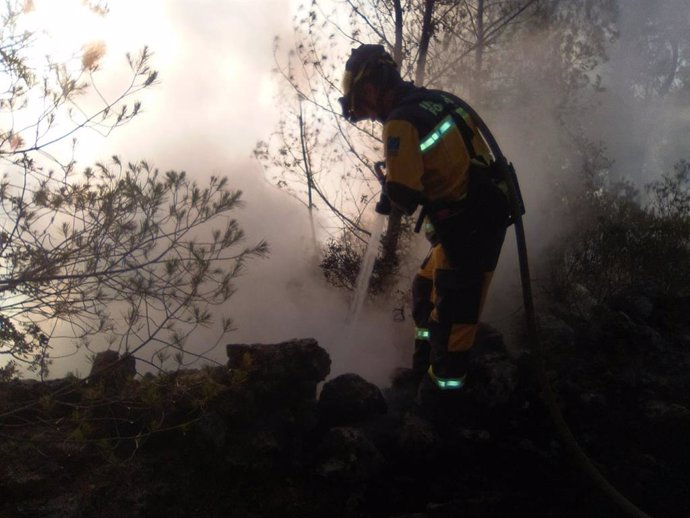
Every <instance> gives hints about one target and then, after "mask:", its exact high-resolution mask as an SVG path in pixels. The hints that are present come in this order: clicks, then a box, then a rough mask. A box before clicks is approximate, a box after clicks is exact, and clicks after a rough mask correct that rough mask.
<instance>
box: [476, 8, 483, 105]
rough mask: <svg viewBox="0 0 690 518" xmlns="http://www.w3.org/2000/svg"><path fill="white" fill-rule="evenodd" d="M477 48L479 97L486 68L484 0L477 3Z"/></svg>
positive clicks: (477, 94)
mask: <svg viewBox="0 0 690 518" xmlns="http://www.w3.org/2000/svg"><path fill="white" fill-rule="evenodd" d="M476 27H477V48H476V49H475V53H474V97H475V99H476V98H478V97H479V95H480V91H481V88H482V83H483V77H482V76H483V73H484V71H483V67H484V0H478V1H477V21H476Z"/></svg>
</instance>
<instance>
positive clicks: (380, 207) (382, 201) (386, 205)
mask: <svg viewBox="0 0 690 518" xmlns="http://www.w3.org/2000/svg"><path fill="white" fill-rule="evenodd" d="M391 210H392V207H391V199H390V198H389V197H388V195H387V194H386V193H385V192H383V191H381V196H380V197H379V201H378V202H376V212H378V213H379V214H382V215H384V216H388V215H390V213H391Z"/></svg>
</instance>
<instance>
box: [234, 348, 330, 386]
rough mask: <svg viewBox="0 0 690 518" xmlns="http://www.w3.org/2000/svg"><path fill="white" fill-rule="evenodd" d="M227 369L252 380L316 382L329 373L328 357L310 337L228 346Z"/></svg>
mask: <svg viewBox="0 0 690 518" xmlns="http://www.w3.org/2000/svg"><path fill="white" fill-rule="evenodd" d="M227 353H228V367H230V368H231V369H234V370H238V371H242V372H243V373H246V375H247V376H248V377H250V378H252V379H261V380H264V381H267V380H268V381H270V380H273V381H276V382H282V381H287V382H314V383H318V382H319V381H322V380H324V379H325V378H326V376H328V374H329V372H330V371H331V358H330V356H329V355H328V353H327V352H326V350H325V349H323V348H322V347H321V346H319V344H318V342H317V341H316V340H314V339H313V338H303V339H293V340H288V341H286V342H280V343H277V344H228V345H227Z"/></svg>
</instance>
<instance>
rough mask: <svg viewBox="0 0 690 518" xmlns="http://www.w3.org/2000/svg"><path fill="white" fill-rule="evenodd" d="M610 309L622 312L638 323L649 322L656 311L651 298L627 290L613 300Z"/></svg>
mask: <svg viewBox="0 0 690 518" xmlns="http://www.w3.org/2000/svg"><path fill="white" fill-rule="evenodd" d="M610 307H611V309H613V310H617V311H622V312H623V313H625V314H626V315H628V316H629V317H630V318H631V319H632V320H634V321H635V322H638V323H643V322H647V321H648V320H649V318H650V317H651V316H652V313H653V311H654V302H653V301H652V299H651V297H649V296H647V295H645V294H643V293H641V292H639V291H634V290H627V291H624V292H621V293H619V294H618V295H616V296H615V297H613V298H612V300H611V302H610Z"/></svg>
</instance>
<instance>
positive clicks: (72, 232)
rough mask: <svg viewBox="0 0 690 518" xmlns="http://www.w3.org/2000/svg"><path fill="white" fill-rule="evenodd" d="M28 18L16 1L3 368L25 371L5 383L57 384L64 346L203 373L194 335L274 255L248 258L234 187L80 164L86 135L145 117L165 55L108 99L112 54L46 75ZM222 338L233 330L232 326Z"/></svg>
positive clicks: (2, 274) (5, 69)
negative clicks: (193, 367)
mask: <svg viewBox="0 0 690 518" xmlns="http://www.w3.org/2000/svg"><path fill="white" fill-rule="evenodd" d="M22 7H23V5H22V4H21V3H19V2H12V1H11V2H8V3H7V4H6V6H5V11H4V12H3V17H4V24H3V27H2V29H1V32H0V79H2V85H3V91H2V92H0V163H2V164H3V166H4V170H3V172H2V178H1V179H0V211H1V215H0V294H1V295H2V298H1V299H0V319H1V320H0V322H1V323H2V327H1V328H0V358H7V359H8V360H12V361H13V362H14V363H10V364H8V366H7V367H6V369H8V370H7V371H3V373H5V374H6V373H9V372H10V371H11V370H12V369H13V368H15V367H16V366H17V365H24V366H28V367H29V368H30V369H32V370H35V371H37V372H38V373H39V375H40V376H41V377H42V378H43V377H45V375H46V374H47V372H48V366H49V364H50V359H49V356H50V354H49V352H50V349H51V348H54V347H55V345H56V343H58V342H60V341H61V340H62V342H65V343H67V344H68V345H71V346H73V347H76V348H80V347H86V348H94V349H100V348H102V347H103V346H107V347H109V348H115V349H118V350H120V351H127V352H129V353H131V354H134V353H139V356H138V357H139V358H140V359H142V360H144V361H147V362H149V363H156V364H158V365H159V366H161V365H162V364H163V363H164V362H165V361H166V359H167V358H169V357H171V356H174V359H175V361H176V362H177V364H178V365H185V364H188V363H191V362H192V361H195V360H197V359H198V357H199V356H200V355H202V354H203V352H202V353H200V354H196V353H195V354H192V353H189V352H187V351H186V350H185V340H186V338H187V337H188V336H189V334H190V333H191V332H193V331H194V330H195V329H197V328H198V327H199V326H209V325H211V324H212V320H213V319H212V314H211V309H210V308H211V306H217V305H220V304H222V303H223V302H225V301H227V300H228V299H229V298H230V296H231V295H232V294H233V291H234V288H233V285H232V281H233V279H234V278H235V277H236V276H237V275H239V274H240V273H241V272H242V269H243V267H244V264H245V261H246V260H247V259H248V258H250V257H252V256H262V255H264V254H266V253H267V247H266V244H265V243H263V242H259V243H258V244H256V245H253V246H248V247H239V244H240V242H241V241H242V240H243V239H244V234H243V232H242V230H241V229H240V228H239V225H238V224H237V221H236V220H235V219H233V218H231V217H230V212H231V211H233V210H235V209H236V208H238V207H239V206H240V204H241V201H240V198H241V193H240V192H239V191H236V190H233V189H231V188H230V187H229V186H228V184H227V180H226V179H225V178H217V177H213V176H212V177H211V178H210V179H209V180H208V181H207V183H206V185H199V184H197V182H195V181H192V180H191V179H190V178H189V177H188V176H187V175H186V173H184V172H176V171H167V172H165V173H162V172H160V171H159V170H158V169H157V168H155V167H154V166H152V165H150V164H149V163H148V162H146V161H143V160H142V161H136V162H126V161H123V160H122V159H121V158H120V157H118V156H113V157H112V158H111V160H110V161H108V162H99V163H96V164H95V165H93V166H92V167H80V166H78V165H77V160H76V158H75V155H74V154H75V150H76V144H77V140H76V136H77V135H78V134H80V132H82V131H84V130H87V129H88V130H93V131H96V132H98V133H100V134H101V135H103V136H107V135H109V134H110V132H111V131H113V130H114V129H116V128H118V127H120V126H122V125H124V124H126V123H128V122H129V121H131V120H132V119H133V118H134V117H136V116H137V115H139V114H140V113H141V103H140V101H138V100H137V99H135V98H134V96H135V95H136V94H138V93H140V92H142V91H143V90H145V89H147V88H150V87H151V86H152V85H154V84H156V81H157V75H158V74H157V72H156V71H155V70H153V69H152V68H151V66H150V63H149V62H150V58H151V53H150V52H149V50H148V49H147V48H144V49H142V50H141V51H140V52H139V53H137V54H136V55H130V54H128V55H127V56H126V58H127V65H128V67H129V72H130V76H129V78H128V82H127V83H126V84H125V85H124V86H123V87H122V89H121V91H120V92H119V93H117V94H116V95H114V96H110V95H107V94H106V93H105V90H108V91H112V90H113V88H114V86H113V85H112V84H108V85H99V83H98V80H97V79H98V77H99V74H98V73H99V71H100V60H101V57H102V56H103V53H104V52H105V49H104V47H103V46H102V45H98V44H92V45H88V46H86V47H85V48H84V49H82V50H81V51H80V52H78V53H77V54H76V55H75V56H74V58H73V59H72V60H68V61H66V62H61V63H56V62H54V61H53V60H52V58H50V57H48V58H47V61H46V63H45V65H44V66H43V67H38V66H37V64H36V63H35V62H34V61H32V60H31V59H30V55H31V53H30V51H31V46H32V44H33V43H34V35H33V34H31V33H29V32H26V31H24V30H22V29H20V28H19V27H20V25H19V21H20V20H21V16H22V13H23V11H22ZM104 87H105V88H104ZM219 328H220V329H219V334H220V336H222V335H223V334H225V333H227V332H228V331H229V330H230V329H231V328H232V322H231V320H230V319H229V317H226V316H224V317H223V318H222V321H221V322H219ZM144 348H146V352H147V353H148V357H143V356H142V353H144ZM61 349H63V350H62V353H63V354H64V353H65V351H64V348H61ZM169 350H172V353H171V352H169ZM67 353H68V354H69V351H68V352H67ZM13 366H14V367H13Z"/></svg>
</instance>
